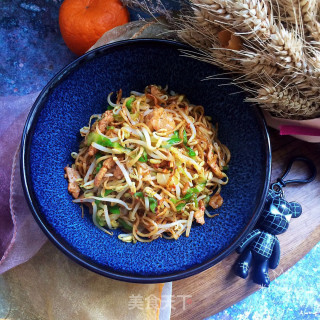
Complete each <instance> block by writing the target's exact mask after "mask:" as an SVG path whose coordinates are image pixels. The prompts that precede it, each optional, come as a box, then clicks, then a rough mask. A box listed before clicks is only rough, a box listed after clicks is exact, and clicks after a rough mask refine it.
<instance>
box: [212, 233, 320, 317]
mask: <svg viewBox="0 0 320 320" xmlns="http://www.w3.org/2000/svg"><path fill="white" fill-rule="evenodd" d="M287 232H290V229H289V230H288V231H287ZM269 272H270V273H271V272H276V273H277V274H280V276H279V277H278V278H277V279H275V280H274V281H273V282H271V284H270V287H269V288H261V289H260V290H258V291H257V292H256V293H254V294H252V295H251V296H249V297H247V298H246V299H244V300H243V301H241V302H239V303H237V304H235V305H233V306H232V307H230V308H228V309H226V310H224V311H222V312H220V313H218V314H216V315H214V316H212V317H209V318H207V319H206V320H297V319H320V244H318V245H317V246H315V247H314V248H313V249H312V250H311V251H310V252H309V253H308V254H307V255H306V256H305V257H304V258H303V259H302V260H300V261H299V262H298V263H297V264H296V265H294V266H293V267H292V268H291V269H289V270H288V271H287V272H285V273H283V274H282V271H281V269H280V268H278V269H276V270H270V271H269Z"/></svg>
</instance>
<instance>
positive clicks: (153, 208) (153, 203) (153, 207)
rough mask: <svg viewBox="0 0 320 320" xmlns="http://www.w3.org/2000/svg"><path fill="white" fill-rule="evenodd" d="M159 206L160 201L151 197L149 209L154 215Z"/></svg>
mask: <svg viewBox="0 0 320 320" xmlns="http://www.w3.org/2000/svg"><path fill="white" fill-rule="evenodd" d="M157 205H158V201H157V200H156V199H155V198H152V197H149V208H150V210H151V211H152V212H153V213H155V212H156V207H157Z"/></svg>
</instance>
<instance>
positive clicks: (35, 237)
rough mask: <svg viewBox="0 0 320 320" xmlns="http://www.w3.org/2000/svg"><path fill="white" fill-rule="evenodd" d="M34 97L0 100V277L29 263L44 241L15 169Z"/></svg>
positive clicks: (33, 95)
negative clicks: (18, 266) (16, 267)
mask: <svg viewBox="0 0 320 320" xmlns="http://www.w3.org/2000/svg"><path fill="white" fill-rule="evenodd" d="M38 94H39V93H33V94H29V95H27V96H22V97H10V96H9V97H0V110H1V119H0V178H1V183H0V205H1V211H0V274H1V273H3V272H5V271H7V270H9V269H11V268H13V267H15V266H17V265H19V264H21V263H23V262H25V261H27V260H29V259H30V258H31V257H32V256H33V255H35V254H36V253H37V252H38V250H39V249H40V248H41V246H42V245H43V244H44V243H45V241H46V237H45V235H44V234H43V232H42V231H41V230H40V228H39V226H38V225H37V223H36V222H35V221H34V219H33V217H32V214H31V212H30V210H29V207H28V205H27V202H26V200H25V198H24V194H23V190H22V186H21V179H20V166H19V144H20V139H21V134H22V130H23V126H24V123H25V120H26V117H27V115H28V112H29V110H30V108H31V106H32V104H33V102H34V100H35V99H36V97H37V96H38Z"/></svg>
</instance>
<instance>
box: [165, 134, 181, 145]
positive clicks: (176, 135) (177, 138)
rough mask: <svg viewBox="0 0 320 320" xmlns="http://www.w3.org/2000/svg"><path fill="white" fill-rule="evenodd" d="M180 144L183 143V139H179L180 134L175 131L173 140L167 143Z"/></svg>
mask: <svg viewBox="0 0 320 320" xmlns="http://www.w3.org/2000/svg"><path fill="white" fill-rule="evenodd" d="M178 142H181V139H180V138H179V132H178V131H175V132H174V134H173V135H172V137H171V139H170V140H168V141H167V144H169V145H172V144H176V143H178Z"/></svg>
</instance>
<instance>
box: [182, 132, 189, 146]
mask: <svg viewBox="0 0 320 320" xmlns="http://www.w3.org/2000/svg"><path fill="white" fill-rule="evenodd" d="M183 143H184V144H185V145H187V143H188V137H187V132H186V130H183Z"/></svg>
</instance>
